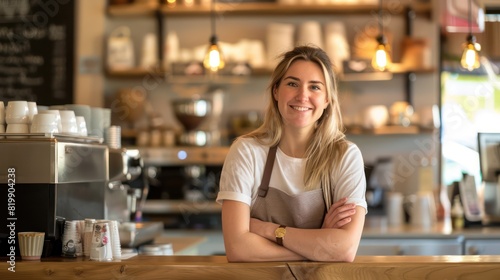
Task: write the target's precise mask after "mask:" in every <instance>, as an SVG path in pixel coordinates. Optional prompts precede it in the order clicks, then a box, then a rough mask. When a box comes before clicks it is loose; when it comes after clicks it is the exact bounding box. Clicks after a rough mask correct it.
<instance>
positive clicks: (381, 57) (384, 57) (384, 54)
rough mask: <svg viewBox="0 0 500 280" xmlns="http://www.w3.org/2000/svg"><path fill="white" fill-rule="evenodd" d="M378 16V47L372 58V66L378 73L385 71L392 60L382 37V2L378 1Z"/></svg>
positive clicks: (385, 41)
mask: <svg viewBox="0 0 500 280" xmlns="http://www.w3.org/2000/svg"><path fill="white" fill-rule="evenodd" d="M378 14H379V19H378V20H379V30H380V35H379V36H378V37H377V43H378V45H377V48H376V49H375V55H374V56H373V58H372V66H373V68H375V69H377V70H379V71H385V70H386V69H387V68H389V67H390V66H391V64H392V59H391V55H390V49H389V45H388V44H387V38H386V37H385V35H384V26H383V24H382V0H380V1H379V11H378Z"/></svg>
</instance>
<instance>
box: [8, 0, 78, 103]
mask: <svg viewBox="0 0 500 280" xmlns="http://www.w3.org/2000/svg"><path fill="white" fill-rule="evenodd" d="M74 29H75V1H73V0H0V101H4V102H5V101H9V100H28V101H36V102H37V103H38V104H39V105H61V104H68V103H73V83H74V77H73V72H74V69H73V65H74V61H73V60H74V58H73V57H74V42H75V39H74Z"/></svg>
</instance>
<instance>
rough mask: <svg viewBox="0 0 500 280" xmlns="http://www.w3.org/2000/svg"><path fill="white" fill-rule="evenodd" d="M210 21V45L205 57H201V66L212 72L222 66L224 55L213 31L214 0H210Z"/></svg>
mask: <svg viewBox="0 0 500 280" xmlns="http://www.w3.org/2000/svg"><path fill="white" fill-rule="evenodd" d="M211 21H212V36H211V37H210V46H209V47H208V50H207V53H206V54H205V58H204V59H203V66H204V67H205V68H206V69H207V70H209V71H210V72H212V73H215V72H217V71H218V70H220V69H222V68H224V65H225V63H224V56H223V55H222V52H221V50H220V48H219V46H218V44H217V42H218V39H217V35H216V32H215V0H212V7H211Z"/></svg>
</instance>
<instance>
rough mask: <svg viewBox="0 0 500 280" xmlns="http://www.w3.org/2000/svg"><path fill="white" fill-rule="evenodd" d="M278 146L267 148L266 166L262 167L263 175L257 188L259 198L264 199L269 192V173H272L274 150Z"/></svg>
mask: <svg viewBox="0 0 500 280" xmlns="http://www.w3.org/2000/svg"><path fill="white" fill-rule="evenodd" d="M277 149H278V145H275V146H272V147H271V148H269V153H267V160H266V166H265V167H264V175H263V176H262V181H261V182H260V186H259V192H258V194H259V196H260V197H266V195H267V191H268V190H269V181H270V180H271V173H272V171H273V165H274V159H275V158H276V150H277Z"/></svg>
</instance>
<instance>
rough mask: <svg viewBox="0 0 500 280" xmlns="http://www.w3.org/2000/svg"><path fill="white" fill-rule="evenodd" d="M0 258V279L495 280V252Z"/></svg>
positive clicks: (498, 270) (499, 270)
mask: <svg viewBox="0 0 500 280" xmlns="http://www.w3.org/2000/svg"><path fill="white" fill-rule="evenodd" d="M5 260H6V258H5V257H2V264H1V265H0V279H12V280H16V279H75V278H78V279H216V280H221V279H238V280H244V279H251V280H255V279H315V280H316V279H362V280H366V279H398V280H399V279H439V280H442V279H482V280H483V279H492V280H493V279H494V280H497V279H498V277H499V275H500V256H358V257H357V258H356V260H355V261H354V262H353V263H325V262H321V263H320V262H262V263H228V262H227V259H226V257H225V256H141V255H139V256H135V257H132V258H130V259H127V260H122V261H113V262H96V261H88V260H83V259H81V258H77V259H69V258H60V257H58V258H45V259H42V261H22V260H16V263H15V265H16V266H15V272H10V271H9V270H8V268H9V263H8V262H6V261H5Z"/></svg>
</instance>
